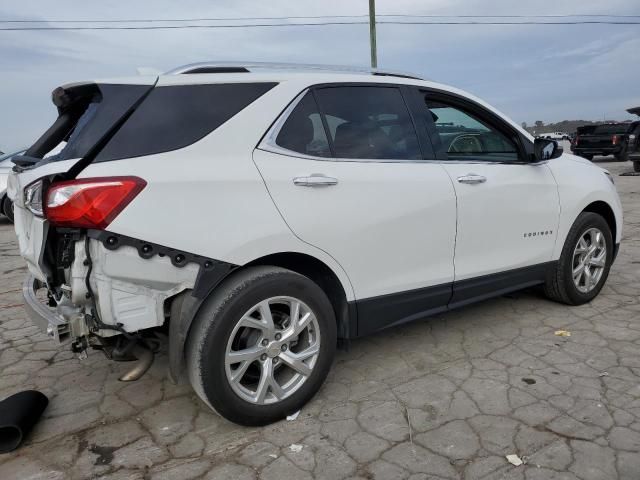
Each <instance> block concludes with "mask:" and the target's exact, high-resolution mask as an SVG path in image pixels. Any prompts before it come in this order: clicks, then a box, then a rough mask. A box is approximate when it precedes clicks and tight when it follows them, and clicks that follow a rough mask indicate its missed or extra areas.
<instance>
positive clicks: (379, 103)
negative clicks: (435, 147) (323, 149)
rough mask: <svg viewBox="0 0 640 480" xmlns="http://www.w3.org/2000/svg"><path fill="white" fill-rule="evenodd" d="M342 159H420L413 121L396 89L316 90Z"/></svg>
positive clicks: (348, 88)
mask: <svg viewBox="0 0 640 480" xmlns="http://www.w3.org/2000/svg"><path fill="white" fill-rule="evenodd" d="M316 98H317V100H318V104H319V107H320V111H321V112H322V113H323V114H324V115H325V118H326V121H327V126H328V128H329V135H330V137H331V138H330V139H331V142H333V150H334V154H335V156H336V157H338V158H359V159H391V160H410V159H420V158H421V157H422V156H421V152H420V148H419V146H418V138H417V136H416V132H415V129H414V127H413V122H412V121H411V117H410V116H409V112H408V110H407V107H406V105H405V103H404V100H403V98H402V94H401V93H400V91H399V90H398V89H397V88H393V87H331V88H322V89H319V90H317V91H316Z"/></svg>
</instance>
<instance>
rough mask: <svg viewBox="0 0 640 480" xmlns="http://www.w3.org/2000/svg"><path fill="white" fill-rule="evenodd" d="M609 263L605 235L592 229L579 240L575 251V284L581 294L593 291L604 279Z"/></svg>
mask: <svg viewBox="0 0 640 480" xmlns="http://www.w3.org/2000/svg"><path fill="white" fill-rule="evenodd" d="M606 263H607V244H606V241H605V236H604V234H603V233H602V232H601V231H600V230H599V229H597V228H590V229H588V230H587V231H586V232H584V233H583V234H582V235H581V236H580V238H579V239H578V243H577V244H576V247H575V249H574V250H573V262H572V275H571V276H572V277H573V283H574V285H575V286H576V288H577V289H578V291H579V292H581V293H589V292H590V291H592V290H593V289H594V288H596V286H597V285H598V283H599V282H600V279H601V278H602V274H603V273H604V269H605V266H606Z"/></svg>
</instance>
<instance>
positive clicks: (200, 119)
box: [96, 83, 276, 162]
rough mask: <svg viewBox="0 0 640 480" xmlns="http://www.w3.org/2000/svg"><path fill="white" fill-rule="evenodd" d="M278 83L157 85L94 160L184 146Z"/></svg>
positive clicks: (164, 150)
mask: <svg viewBox="0 0 640 480" xmlns="http://www.w3.org/2000/svg"><path fill="white" fill-rule="evenodd" d="M275 85H276V84H275V83H236V84H211V85H175V86H169V87H156V88H154V89H153V90H152V91H151V93H149V95H148V96H147V98H146V99H145V100H144V101H143V102H142V104H141V105H140V106H139V107H138V108H137V109H136V110H135V111H134V112H133V114H132V115H131V117H130V118H129V119H128V120H127V122H126V123H125V124H124V125H123V127H122V128H121V129H120V130H119V131H118V132H117V133H116V134H115V135H114V136H113V138H112V139H111V140H110V141H109V143H108V144H107V145H106V147H105V148H104V149H103V150H102V151H101V152H100V154H99V155H98V157H97V158H96V162H104V161H108V160H117V159H120V158H129V157H139V156H142V155H152V154H155V153H161V152H167V151H170V150H176V149H178V148H183V147H186V146H187V145H190V144H192V143H194V142H197V141H198V140H200V139H201V138H202V137H204V136H205V135H207V134H209V133H211V132H212V131H213V130H215V129H216V128H218V127H219V126H220V125H222V124H223V123H224V122H226V121H227V120H229V119H230V118H231V117H233V116H234V115H235V114H237V113H238V112H239V111H240V110H242V109H243V108H245V107H246V106H247V105H249V104H250V103H252V102H253V101H255V100H256V99H257V98H258V97H260V96H262V95H263V94H265V93H266V92H267V91H269V90H270V89H272V88H273V87H274V86H275Z"/></svg>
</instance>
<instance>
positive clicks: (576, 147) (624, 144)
mask: <svg viewBox="0 0 640 480" xmlns="http://www.w3.org/2000/svg"><path fill="white" fill-rule="evenodd" d="M639 124H640V122H632V123H602V124H599V125H585V126H584V127H578V128H577V129H576V135H575V137H574V138H573V141H572V142H571V151H572V152H573V153H574V154H575V155H579V156H581V157H584V158H586V159H588V160H591V159H592V158H593V157H594V156H596V155H602V156H608V155H613V156H615V158H616V160H619V161H621V162H622V161H626V160H628V159H629V157H628V154H629V140H630V137H629V136H630V135H632V134H633V132H634V131H635V129H636V128H637V126H638V125H639Z"/></svg>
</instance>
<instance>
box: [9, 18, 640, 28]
mask: <svg viewBox="0 0 640 480" xmlns="http://www.w3.org/2000/svg"><path fill="white" fill-rule="evenodd" d="M368 24H369V22H368V21H349V22H347V21H332V22H302V23H299V22H298V23H248V24H235V25H197V24H190V25H143V26H128V25H124V26H121V25H119V26H103V25H101V26H91V27H84V26H82V27H75V26H72V27H0V31H39V30H40V31H52V30H179V29H190V28H200V29H202V28H208V29H220V28H268V27H321V26H328V25H368ZM377 24H379V25H640V20H638V21H631V20H630V21H623V20H620V21H617V20H575V21H558V22H540V21H500V22H474V21H438V22H435V21H434V22H431V21H413V22H411V21H404V22H398V21H388V20H382V21H379V22H377Z"/></svg>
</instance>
